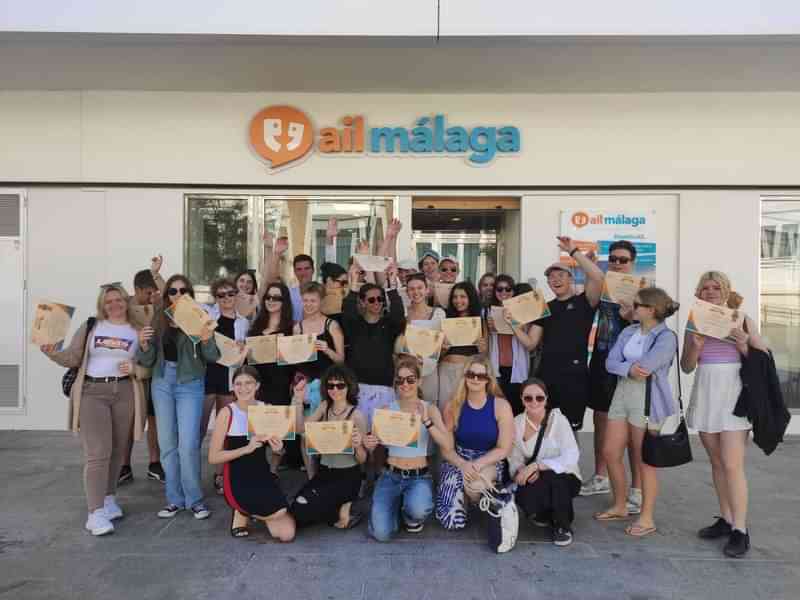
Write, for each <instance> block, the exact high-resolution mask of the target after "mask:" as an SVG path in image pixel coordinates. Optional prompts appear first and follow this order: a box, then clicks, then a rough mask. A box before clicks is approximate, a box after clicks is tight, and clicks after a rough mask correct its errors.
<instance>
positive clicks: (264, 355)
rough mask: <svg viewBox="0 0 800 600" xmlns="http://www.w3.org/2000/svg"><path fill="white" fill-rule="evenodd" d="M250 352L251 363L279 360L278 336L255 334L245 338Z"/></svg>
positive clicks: (260, 363)
mask: <svg viewBox="0 0 800 600" xmlns="http://www.w3.org/2000/svg"><path fill="white" fill-rule="evenodd" d="M245 347H246V348H247V352H248V355H249V356H248V359H247V362H248V363H250V364H251V365H263V364H267V363H274V362H278V336H277V335H276V334H273V335H254V336H252V337H249V338H247V340H245Z"/></svg>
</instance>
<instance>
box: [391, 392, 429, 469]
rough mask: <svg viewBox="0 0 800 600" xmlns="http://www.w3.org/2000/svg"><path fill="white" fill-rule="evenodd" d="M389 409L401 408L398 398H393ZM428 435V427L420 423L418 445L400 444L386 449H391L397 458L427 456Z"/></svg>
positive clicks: (392, 454)
mask: <svg viewBox="0 0 800 600" xmlns="http://www.w3.org/2000/svg"><path fill="white" fill-rule="evenodd" d="M389 410H400V404H398V402H397V400H392V403H391V404H389ZM428 435H429V434H428V428H427V427H425V426H424V425H423V424H422V423H420V426H419V440H418V442H417V447H416V448H408V447H403V448H401V447H399V446H387V447H386V449H387V450H388V451H389V456H395V457H397V458H419V457H420V456H427V455H428V439H429V437H428Z"/></svg>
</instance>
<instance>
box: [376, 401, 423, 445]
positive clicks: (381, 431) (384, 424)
mask: <svg viewBox="0 0 800 600" xmlns="http://www.w3.org/2000/svg"><path fill="white" fill-rule="evenodd" d="M421 424H422V419H421V418H420V416H419V415H418V414H416V413H407V412H403V411H399V410H386V409H384V408H378V409H376V410H375V413H374V415H373V417H372V432H373V433H374V434H375V435H376V436H378V439H379V440H380V441H381V444H383V445H384V446H399V447H401V448H416V447H417V446H418V445H419V434H420V425H421Z"/></svg>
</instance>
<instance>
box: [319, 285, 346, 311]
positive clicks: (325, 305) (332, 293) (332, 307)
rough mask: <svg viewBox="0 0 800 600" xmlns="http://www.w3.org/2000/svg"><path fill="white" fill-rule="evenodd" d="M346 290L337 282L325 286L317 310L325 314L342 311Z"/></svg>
mask: <svg viewBox="0 0 800 600" xmlns="http://www.w3.org/2000/svg"><path fill="white" fill-rule="evenodd" d="M345 294H347V290H346V289H345V288H343V287H342V286H340V285H338V284H334V285H331V286H325V297H324V298H323V299H322V304H321V305H320V307H319V311H320V312H321V313H322V314H323V315H326V316H331V315H338V314H341V312H342V302H343V301H344V297H345Z"/></svg>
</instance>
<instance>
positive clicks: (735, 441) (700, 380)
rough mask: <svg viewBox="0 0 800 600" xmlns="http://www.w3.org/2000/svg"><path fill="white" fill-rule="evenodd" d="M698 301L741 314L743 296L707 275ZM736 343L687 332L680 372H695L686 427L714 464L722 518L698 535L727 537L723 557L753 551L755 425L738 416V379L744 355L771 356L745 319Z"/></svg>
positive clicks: (699, 287) (721, 275) (716, 274)
mask: <svg viewBox="0 0 800 600" xmlns="http://www.w3.org/2000/svg"><path fill="white" fill-rule="evenodd" d="M695 296H697V297H698V298H700V299H701V300H705V301H706V302H710V303H711V304H716V305H717V306H727V307H728V308H734V309H738V308H739V307H740V305H741V303H742V297H741V296H739V294H737V293H736V292H734V291H732V289H731V281H730V279H729V278H728V276H727V275H725V274H724V273H721V272H719V271H708V272H706V273H703V274H702V275H701V276H700V281H699V282H698V284H697V289H696V290H695ZM731 337H732V338H733V340H734V341H735V343H729V342H727V341H723V340H718V339H716V338H711V337H705V336H701V335H698V334H696V333H692V332H690V331H687V332H686V334H685V337H684V344H683V354H682V356H681V369H683V372H684V373H691V372H692V371H695V370H696V372H695V377H694V385H693V387H692V394H691V398H690V400H689V409H688V411H687V414H686V422H687V424H688V425H689V427H692V428H693V429H696V430H698V431H699V432H700V440H701V441H702V442H703V446H704V447H705V449H706V452H707V453H708V457H709V460H710V461H711V476H712V478H713V481H714V489H715V490H716V492H717V499H718V500H719V510H720V516H719V517H717V520H716V521H715V522H714V523H713V524H712V525H710V526H708V527H704V528H702V529H701V530H700V531H698V535H699V536H700V537H701V538H703V539H718V538H727V543H726V544H725V547H724V549H723V552H724V553H725V554H726V555H727V556H731V557H741V556H744V555H745V554H746V553H747V551H748V550H749V548H750V533H749V531H748V529H747V500H748V498H747V496H748V493H747V477H746V475H745V472H744V459H745V449H746V447H747V437H748V432H749V431H750V429H751V426H750V422H749V421H748V420H747V419H745V418H744V417H737V416H735V415H734V414H733V410H734V407H735V406H736V401H737V400H738V398H739V394H740V392H741V390H742V380H741V377H740V376H739V369H740V368H741V362H742V356H747V353H748V350H749V349H750V348H756V349H759V350H763V351H765V352H767V351H768V349H767V347H766V345H765V344H764V342H763V340H762V339H761V338H760V337H759V335H758V332H757V330H756V325H755V323H754V322H753V320H752V319H750V317H747V316H745V318H744V326H743V328H737V329H734V330H733V331H732V332H731Z"/></svg>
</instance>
